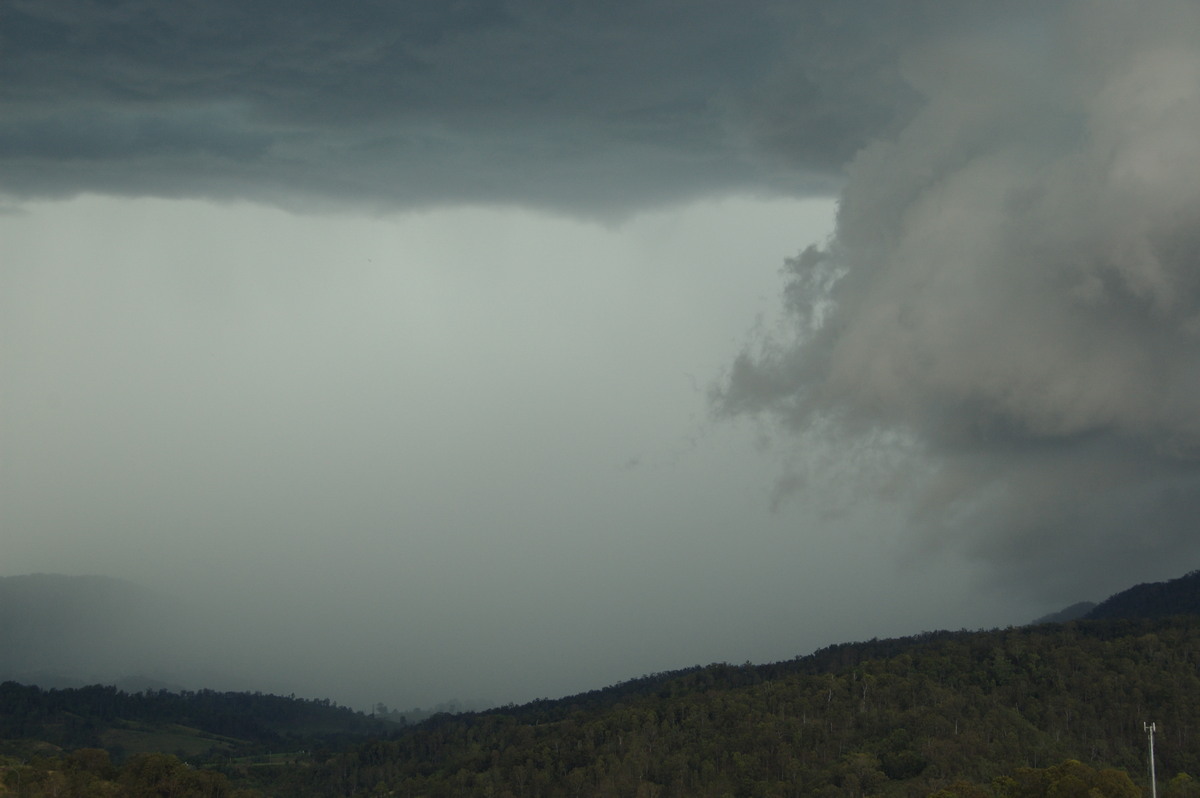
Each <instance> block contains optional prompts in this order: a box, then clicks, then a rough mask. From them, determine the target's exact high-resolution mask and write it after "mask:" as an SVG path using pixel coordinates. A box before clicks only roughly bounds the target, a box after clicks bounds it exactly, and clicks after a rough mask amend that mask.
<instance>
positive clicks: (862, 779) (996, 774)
mask: <svg viewBox="0 0 1200 798" xmlns="http://www.w3.org/2000/svg"><path fill="white" fill-rule="evenodd" d="M1197 713H1200V629H1196V628H1193V625H1192V624H1190V623H1187V622H1183V621H1180V620H1178V619H1174V620H1145V621H1126V620H1114V621H1087V622H1075V623H1070V624H1065V625H1061V626H1054V625H1047V626H1038V627H1024V628H1017V629H1007V630H995V631H986V632H956V633H936V634H928V635H921V636H918V637H914V638H908V639H904V640H890V641H871V642H869V643H862V644H848V645H843V646H836V647H833V648H831V649H827V650H825V651H822V652H818V653H817V654H814V655H812V656H810V657H804V658H801V659H797V660H794V661H791V662H786V663H778V664H775V665H766V666H749V665H747V666H741V667H733V666H727V665H721V666H710V667H708V668H698V669H692V670H689V671H687V672H682V673H677V674H664V675H661V676H658V677H647V678H646V679H644V680H639V681H638V682H636V683H632V684H630V685H629V686H628V687H626V688H625V689H622V690H618V691H616V692H614V693H612V694H611V695H610V696H608V698H605V697H604V696H603V695H593V694H587V695H584V696H580V697H574V698H568V699H563V700H561V701H543V702H535V703H534V704H529V705H526V706H523V707H512V708H506V709H503V710H497V711H492V712H487V713H480V714H475V715H460V716H443V717H439V718H434V719H431V720H430V721H427V722H426V723H424V724H421V725H419V726H418V727H416V728H414V729H412V730H408V731H406V732H404V733H403V734H401V735H399V736H397V737H396V738H395V739H393V740H374V741H371V742H368V743H364V744H361V745H360V746H359V747H358V749H357V750H355V751H353V752H347V753H343V754H338V755H335V756H332V757H330V758H329V759H328V760H326V761H324V762H319V763H315V764H313V765H312V766H310V767H308V768H305V769H295V770H291V771H280V772H279V773H278V774H276V778H275V780H274V781H273V782H271V783H269V784H268V785H266V786H267V789H268V790H269V791H271V793H272V794H280V795H284V794H286V795H296V796H303V795H311V796H333V795H356V794H368V793H370V792H371V791H372V790H374V789H376V788H377V787H378V789H380V790H382V791H384V792H386V793H387V794H399V795H404V794H410V793H411V794H413V795H430V796H434V795H454V794H467V795H486V794H491V795H504V794H507V793H511V794H512V795H514V796H516V795H522V794H523V795H547V796H560V795H561V796H568V795H570V796H607V795H676V794H678V795H689V796H722V795H821V796H829V797H830V798H834V797H835V796H843V797H844V798H853V797H854V796H863V795H880V796H905V798H913V797H915V796H924V795H929V794H931V793H933V792H936V791H938V790H942V789H947V788H950V787H952V786H953V785H954V784H955V783H956V782H962V781H964V780H965V781H966V782H970V783H971V784H972V785H974V786H973V787H972V789H973V790H975V792H974V793H963V792H961V789H962V788H961V787H960V788H957V789H959V790H960V792H956V793H955V794H961V795H965V794H975V795H989V794H991V793H990V790H991V789H992V788H990V787H986V786H983V785H990V784H992V782H993V780H994V779H997V778H1000V777H1003V776H1007V775H1009V774H1013V773H1015V772H1017V771H1018V770H1019V769H1020V768H1027V767H1035V768H1044V767H1047V766H1050V765H1055V764H1057V763H1060V762H1062V761H1063V760H1066V759H1077V760H1080V761H1082V762H1084V763H1086V764H1087V765H1089V766H1092V767H1096V768H1104V767H1118V768H1124V769H1125V770H1127V771H1129V772H1130V773H1132V774H1135V779H1138V780H1140V779H1141V777H1142V776H1141V774H1142V765H1143V763H1144V762H1145V750H1144V746H1145V735H1144V734H1143V732H1142V724H1143V722H1145V721H1151V720H1152V721H1155V722H1156V723H1157V724H1158V727H1159V729H1160V731H1161V732H1162V734H1161V736H1160V737H1159V739H1158V741H1157V743H1158V763H1159V768H1160V771H1159V772H1160V774H1161V775H1162V776H1163V781H1164V783H1166V782H1167V781H1168V780H1169V779H1171V778H1173V777H1176V776H1177V775H1178V774H1180V773H1183V772H1192V773H1196V772H1200V753H1198V751H1197V749H1198V745H1197V743H1200V739H1198V738H1197V736H1196V734H1197V730H1196V728H1195V723H1194V718H1195V717H1197ZM1176 783H1177V785H1178V784H1183V782H1182V781H1180V782H1176ZM951 792H954V790H951ZM1085 792H1086V791H1085ZM1097 794H1098V795H1105V794H1108V793H1105V792H1104V791H1103V790H1101V791H1100V792H1098V793H1097ZM1168 794H1170V795H1173V794H1172V793H1168Z"/></svg>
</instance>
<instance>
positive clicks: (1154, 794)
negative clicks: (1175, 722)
mask: <svg viewBox="0 0 1200 798" xmlns="http://www.w3.org/2000/svg"><path fill="white" fill-rule="evenodd" d="M1142 728H1143V729H1144V730H1145V732H1146V734H1147V736H1149V738H1150V798H1158V784H1157V783H1156V781H1155V778H1154V724H1153V723H1143V724H1142Z"/></svg>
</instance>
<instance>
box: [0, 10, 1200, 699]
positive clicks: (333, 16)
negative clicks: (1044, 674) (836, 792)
mask: <svg viewBox="0 0 1200 798" xmlns="http://www.w3.org/2000/svg"><path fill="white" fill-rule="evenodd" d="M1198 16H1200V12H1198V11H1197V10H1196V9H1195V8H1194V7H1193V6H1192V5H1191V4H1188V3H1183V2H1180V3H1174V2H1167V0H1161V1H1157V2H1151V3H1144V4H1139V5H1138V6H1137V7H1136V8H1134V7H1133V6H1130V5H1129V4H1122V3H1116V2H1100V1H1099V0H1097V1H1096V2H1080V3H1073V2H1058V3H1037V4H1033V3H1029V4H1026V3H1011V4H1005V6H1004V8H1003V9H996V8H993V7H992V4H985V3H974V2H967V3H962V4H956V5H955V6H954V8H953V10H950V9H948V8H934V9H932V10H930V9H929V8H927V7H926V5H925V4H920V3H911V4H909V3H882V2H879V3H877V2H866V1H865V0H860V1H859V2H849V3H846V2H840V3H836V4H835V3H825V2H801V3H794V2H788V3H774V2H769V1H768V0H762V1H761V2H759V1H758V0H756V1H755V2H751V3H748V4H737V5H736V6H734V5H732V4H720V3H701V4H688V5H687V6H681V5H679V4H677V3H673V2H668V0H661V1H660V0H646V2H641V3H637V4H608V5H604V6H602V7H601V6H596V7H591V6H590V5H582V4H581V5H575V4H561V3H542V2H511V3H501V2H494V3H493V2H485V1H483V0H481V1H480V2H475V3H457V4H444V5H443V4H428V3H421V2H415V0H413V1H412V2H401V3H387V4H378V5H375V4H364V5H363V7H362V13H361V15H358V16H355V15H349V14H346V13H343V12H339V11H336V10H335V9H334V8H333V7H332V6H327V5H326V4H316V3H314V4H299V5H294V4H289V5H288V6H286V7H284V6H280V7H278V8H274V7H271V8H267V7H262V8H259V9H258V10H247V9H246V8H243V7H242V6H240V5H237V4H232V3H225V2H206V3H203V4H200V3H196V4H188V3H184V4H172V5H171V6H169V7H161V6H160V5H158V4H144V3H139V2H125V3H118V4H116V5H114V6H112V7H105V8H104V9H98V8H93V7H92V6H90V5H88V4H86V3H82V2H79V3H76V2H69V1H68V0H64V1H63V2H55V3H47V2H45V0H39V2H36V3H32V2H31V3H24V2H14V3H12V4H11V8H10V11H9V13H8V17H7V21H6V24H5V28H4V30H3V32H0V37H2V41H0V53H3V55H0V107H2V108H3V113H0V192H2V194H3V197H4V200H5V203H6V205H5V208H6V211H7V212H6V213H5V214H4V215H2V216H0V254H2V258H0V369H2V371H0V451H2V452H3V456H2V459H0V524H2V528H0V535H2V536H3V538H2V550H0V575H15V574H25V573H35V572H53V573H67V574H85V573H94V574H104V575H110V576H116V577H121V578H125V579H130V580H133V581H135V582H138V583H140V584H144V585H148V586H150V587H152V588H153V589H155V590H157V591H159V592H160V593H161V594H162V595H164V596H171V597H175V598H176V599H178V601H179V602H180V604H179V605H172V606H179V607H180V609H179V612H178V616H177V617H178V619H179V623H180V625H181V626H183V627H184V629H183V634H182V639H184V640H191V641H192V645H193V646H194V648H193V647H190V646H189V647H186V655H185V656H182V657H181V656H178V652H177V653H176V656H175V658H174V659H173V664H172V665H171V668H174V669H175V670H174V675H175V676H176V677H177V678H179V679H180V680H181V681H189V680H191V681H193V682H197V683H189V684H187V685H186V686H188V687H200V686H211V687H218V688H220V687H226V686H230V687H235V686H236V687H237V688H238V689H260V690H263V691H269V692H280V693H288V692H296V693H297V694H300V695H306V696H314V697H330V698H333V699H335V700H337V701H339V702H342V703H348V704H350V705H351V706H355V707H358V708H366V707H369V706H371V705H372V704H373V703H374V702H377V701H383V702H386V703H387V704H388V705H390V706H395V707H410V706H418V705H419V706H429V705H431V704H433V703H436V702H439V701H445V700H448V699H452V698H459V699H483V700H486V701H490V702H496V703H505V702H509V701H525V700H528V699H531V698H535V697H539V696H548V697H555V696H561V695H565V694H568V693H572V692H577V691H582V690H588V689H592V688H597V687H601V686H604V685H607V684H611V683H614V682H617V681H620V680H623V679H628V678H632V677H635V676H639V675H642V674H644V673H648V672H654V671H659V670H667V669H673V668H680V667H686V666H689V665H693V664H698V663H699V664H703V663H708V662H713V661H735V662H741V661H745V660H751V661H770V660H778V659H786V658H789V657H792V656H795V655H798V654H804V653H807V652H809V651H811V650H813V649H814V648H816V647H819V646H822V645H826V644H830V643H834V642H841V641H846V640H854V639H863V638H869V637H873V636H890V635H898V634H909V633H914V632H918V631H921V630H924V629H933V628H959V627H971V628H976V627H987V626H994V625H1007V624H1015V623H1023V622H1026V621H1028V620H1030V619H1032V618H1033V617H1036V616H1038V615H1041V614H1043V613H1045V612H1048V611H1051V610H1056V609H1059V608H1061V607H1062V606H1065V605H1066V604H1069V603H1072V602H1075V601H1078V600H1083V599H1091V600H1097V599H1100V598H1103V597H1104V596H1106V595H1108V593H1110V592H1112V591H1114V590H1117V589H1121V588H1123V587H1126V586H1128V585H1130V584H1132V583H1134V582H1136V581H1145V580H1150V579H1164V578H1169V577H1172V576H1178V575H1179V574H1181V573H1182V572H1184V571H1187V570H1189V569H1190V568H1191V567H1193V564H1194V563H1195V558H1196V554H1197V552H1196V541H1195V537H1196V536H1195V534H1194V532H1193V531H1192V528H1191V527H1192V520H1191V519H1192V518H1194V517H1195V515H1196V511H1197V510H1200V506H1198V504H1200V502H1198V499H1200V493H1198V491H1197V487H1198V485H1197V474H1196V457H1195V453H1196V451H1197V447H1196V440H1197V428H1196V425H1195V422H1194V413H1193V411H1192V407H1193V404H1194V399H1195V396H1196V389H1197V386H1196V384H1195V383H1196V379H1197V376H1196V375H1198V374H1200V369H1197V366H1198V365H1200V363H1197V355H1198V348H1197V338H1196V334H1197V333H1196V331H1197V330H1198V329H1200V322H1198V321H1197V320H1198V319H1200V293H1198V291H1197V286H1198V285H1200V280H1197V277H1198V272H1197V263H1198V260H1197V255H1200V239H1198V238H1197V234H1196V232H1195V231H1196V230H1197V229H1200V227H1198V226H1197V224H1196V221H1197V218H1196V217H1197V211H1198V210H1200V188H1197V187H1200V179H1198V178H1200V175H1198V174H1196V172H1197V170H1198V169H1200V158H1197V157H1196V155H1197V153H1195V152H1193V150H1194V149H1195V148H1196V147H1197V146H1200V145H1197V144H1196V142H1200V137H1198V136H1196V133H1197V132H1198V131H1200V79H1198V78H1200V45H1198V44H1197V43H1196V40H1195V37H1194V35H1191V33H1190V32H1192V31H1195V30H1198V29H1200V27H1198V26H1197V25H1198V23H1200V19H1198V18H1197V17H1198ZM235 33H236V35H235ZM802 253H803V254H802ZM168 600H169V599H166V598H164V601H168ZM146 632H147V635H148V636H150V637H154V636H156V635H160V634H161V637H162V639H163V640H164V641H167V640H169V641H171V645H172V646H175V647H181V646H184V645H185V644H184V643H181V642H179V639H180V637H179V636H180V630H179V629H174V630H171V631H170V633H169V634H168V633H166V632H161V631H160V630H154V629H149V630H146ZM181 650H183V649H181ZM128 665H129V663H122V667H127V666H128ZM163 675H167V676H169V675H170V674H163ZM202 679H203V680H205V681H206V682H210V683H205V684H200V683H198V682H199V681H200V680H202Z"/></svg>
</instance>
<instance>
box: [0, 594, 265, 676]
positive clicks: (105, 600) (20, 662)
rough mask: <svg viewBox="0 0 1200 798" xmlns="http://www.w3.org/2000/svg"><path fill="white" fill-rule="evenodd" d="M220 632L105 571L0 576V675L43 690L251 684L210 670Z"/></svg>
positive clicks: (179, 605)
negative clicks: (208, 660)
mask: <svg viewBox="0 0 1200 798" xmlns="http://www.w3.org/2000/svg"><path fill="white" fill-rule="evenodd" d="M216 634H219V630H212V629H211V628H210V625H209V624H206V623H204V622H203V620H202V619H200V618H199V613H198V612H197V611H196V610H195V609H194V608H192V607H190V606H188V605H187V604H185V603H184V602H182V601H179V600H177V599H175V598H174V597H172V596H169V595H166V594H163V593H160V592H158V591H156V590H151V589H149V588H146V587H143V586H141V585H138V584H135V583H133V582H128V581H125V580H123V579H114V578H112V577H107V576H94V575H88V576H66V575H63V574H27V575H22V576H8V577H0V681H5V680H12V681H15V682H20V683H22V684H36V685H39V686H41V687H45V688H68V687H82V686H84V685H89V684H112V685H118V686H120V687H121V688H122V689H126V690H144V689H161V688H168V689H180V688H181V687H183V686H188V687H192V688H195V687H220V688H222V689H247V688H249V687H250V685H247V684H246V683H245V682H244V681H241V680H238V679H236V678H234V677H233V676H231V675H229V674H224V673H215V672H211V671H208V670H204V668H205V665H204V664H203V659H202V657H201V652H204V651H206V650H220V649H219V648H217V647H216V645H217V643H218V642H219V641H218V640H217V639H215V636H216Z"/></svg>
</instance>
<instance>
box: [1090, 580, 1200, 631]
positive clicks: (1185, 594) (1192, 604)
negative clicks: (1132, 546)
mask: <svg viewBox="0 0 1200 798" xmlns="http://www.w3.org/2000/svg"><path fill="white" fill-rule="evenodd" d="M1172 615H1200V571H1192V572H1191V573H1189V574H1186V575H1184V576H1181V577H1179V578H1178V579H1171V580H1168V581H1166V582H1148V583H1144V584H1140V585H1135V586H1133V587H1131V588H1129V589H1128V590H1123V591H1121V592H1120V593H1116V594H1114V595H1112V596H1109V597H1108V598H1107V599H1105V600H1104V601H1102V602H1100V604H1098V605H1097V606H1096V607H1095V609H1093V610H1092V611H1091V612H1089V613H1088V614H1087V615H1086V616H1084V617H1085V618H1087V619H1088V620H1100V619H1105V618H1166V617H1170V616H1172Z"/></svg>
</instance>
